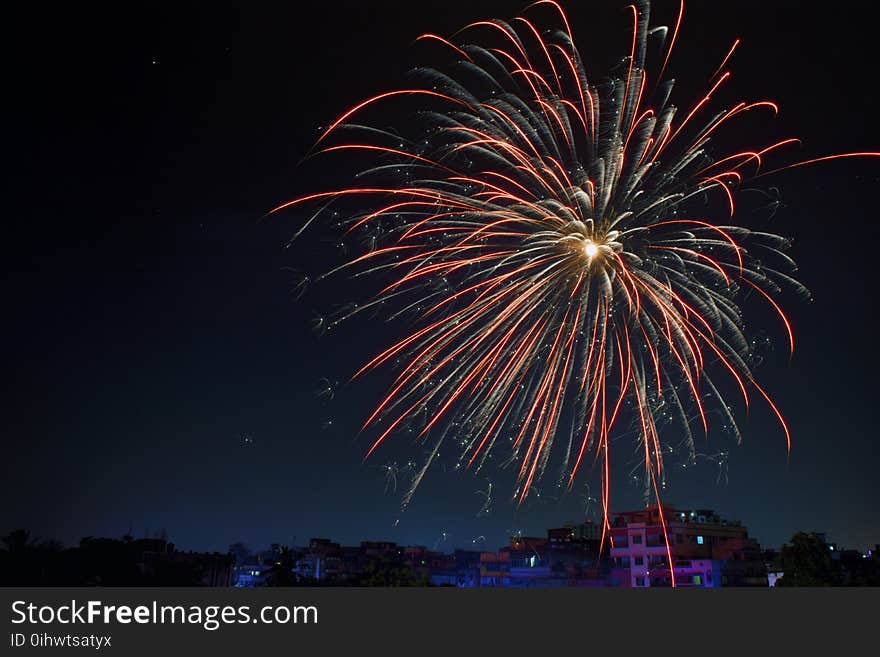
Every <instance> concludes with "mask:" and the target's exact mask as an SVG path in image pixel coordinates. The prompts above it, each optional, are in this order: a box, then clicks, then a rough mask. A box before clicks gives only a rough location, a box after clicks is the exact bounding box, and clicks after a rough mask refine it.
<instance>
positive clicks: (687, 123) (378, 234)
mask: <svg viewBox="0 0 880 657" xmlns="http://www.w3.org/2000/svg"><path fill="white" fill-rule="evenodd" d="M627 11H628V12H629V16H630V17H631V24H632V35H631V39H630V40H628V42H627V56H626V58H625V60H624V63H623V65H622V66H621V67H620V70H619V71H618V74H616V75H614V76H612V77H611V78H608V79H605V81H603V82H601V83H597V82H596V81H595V80H593V79H591V78H590V77H588V75H587V69H586V67H585V65H584V62H583V60H582V58H581V55H580V54H579V52H578V49H577V48H576V46H575V41H574V38H573V36H572V29H571V26H570V25H569V22H568V20H567V18H566V15H565V13H564V12H563V10H562V8H561V7H560V6H559V5H558V4H557V3H556V2H553V1H552V0H541V1H539V2H536V3H534V4H533V5H531V6H530V7H528V8H527V9H526V10H525V11H524V12H523V15H522V16H519V17H517V18H515V19H513V20H512V21H510V22H505V21H501V20H488V21H480V22H477V23H473V24H471V25H468V26H467V27H465V28H464V29H462V30H461V31H459V32H458V33H456V34H455V35H453V36H451V37H449V38H445V37H441V36H438V35H434V34H425V35H423V36H422V37H420V39H422V40H426V41H431V42H435V43H439V45H441V46H442V47H444V48H446V49H447V50H448V52H449V54H450V60H451V61H450V63H449V64H448V67H446V68H444V69H443V70H439V69H429V68H424V69H418V70H417V71H416V77H417V79H418V80H419V83H418V84H417V85H414V86H412V87H411V88H406V89H401V90H396V91H389V92H386V93H381V94H378V95H376V96H374V97H372V98H369V99H367V100H365V101H364V102H362V103H359V104H358V105H356V106H355V107H353V108H351V109H350V110H348V111H346V112H345V113H343V114H342V116H340V117H339V118H338V119H337V120H336V121H334V122H333V123H332V124H331V125H330V126H329V128H328V129H327V130H326V131H325V132H324V133H323V135H322V136H321V138H320V139H319V140H318V144H317V145H316V151H317V152H321V153H336V154H353V153H355V152H362V153H367V154H369V155H370V156H372V157H373V158H374V161H373V162H372V164H371V165H370V166H369V168H367V169H366V170H364V171H362V172H361V173H359V174H358V176H357V178H358V181H359V182H358V184H357V185H354V186H351V187H346V188H344V189H337V190H334V191H326V192H320V193H315V194H310V195H308V196H304V197H301V198H297V199H295V200H292V201H290V202H288V203H285V204H283V205H281V206H279V207H278V208H276V209H275V210H274V211H273V212H277V211H279V210H282V209H285V208H290V207H292V206H301V205H303V204H312V205H313V206H314V207H316V208H317V211H315V212H314V213H313V215H312V217H311V219H309V220H308V221H306V222H304V225H303V227H302V228H301V229H300V232H301V231H302V230H305V229H306V227H308V226H309V225H311V224H312V222H313V221H314V220H315V218H316V217H318V216H320V215H321V214H322V213H326V212H330V211H331V210H330V206H332V211H334V212H339V208H350V209H351V211H350V212H348V211H343V212H342V213H341V214H342V215H343V216H345V217H346V218H345V220H344V223H343V225H344V230H345V231H346V233H348V234H352V235H354V234H362V235H365V236H366V237H367V239H366V242H367V244H368V247H367V248H366V249H364V251H363V252H361V253H360V254H358V255H356V256H355V257H353V258H352V259H350V260H348V261H347V262H345V263H344V264H342V265H340V266H338V267H336V268H334V269H333V270H332V271H330V272H328V275H329V274H337V273H340V272H343V273H344V272H349V273H352V274H353V275H354V276H358V277H360V276H367V275H376V276H377V277H378V278H379V280H381V281H382V282H381V284H380V286H379V288H380V289H378V291H377V294H376V296H375V297H374V298H373V299H372V300H369V301H367V302H366V303H363V304H361V305H359V306H356V307H353V308H351V309H350V310H349V311H348V312H345V313H343V314H342V315H341V316H339V317H336V318H334V319H333V320H332V323H338V322H339V321H342V320H344V319H347V318H349V317H351V316H353V315H357V314H358V313H361V312H364V311H367V310H371V309H372V310H382V311H387V316H388V317H389V318H390V319H391V320H395V319H397V318H398V317H401V316H403V315H404V314H406V313H411V314H413V315H415V317H416V322H415V326H414V327H413V328H412V330H411V331H410V332H409V334H408V335H406V337H404V338H403V339H401V340H399V341H397V342H395V343H394V344H392V345H391V346H389V347H387V348H386V349H385V350H384V351H382V352H381V353H379V354H378V355H376V356H375V357H373V358H371V359H370V360H369V361H368V362H367V363H366V364H365V365H364V366H363V368H362V369H361V370H360V371H358V372H357V374H356V376H360V375H363V374H365V373H366V372H368V371H370V370H373V369H374V368H378V367H380V366H383V365H386V364H391V363H399V365H400V367H399V374H398V375H397V378H396V380H395V381H394V382H393V384H392V386H391V388H390V390H389V391H388V392H387V394H386V395H385V396H384V397H383V398H382V399H381V400H379V401H378V404H377V406H376V408H375V411H374V412H373V413H372V414H371V415H370V417H369V418H367V420H366V422H365V424H364V428H367V427H375V430H376V437H375V439H374V440H373V441H372V444H371V446H370V447H369V450H368V455H369V454H372V453H373V452H374V451H376V450H377V449H378V448H379V447H380V446H381V445H382V444H383V443H384V442H385V441H386V440H388V439H389V438H391V437H392V436H393V435H394V434H395V433H397V432H400V431H402V430H403V428H404V427H408V428H410V429H411V430H412V428H413V427H415V430H416V433H417V434H418V436H419V437H420V438H422V439H423V440H425V441H427V444H428V457H427V461H426V463H425V464H424V466H423V467H422V468H420V469H417V470H416V471H415V472H414V476H413V485H412V486H411V487H410V489H409V491H408V493H407V494H406V496H405V498H404V504H406V503H407V502H408V501H409V499H410V497H411V495H412V491H413V490H414V489H415V486H417V485H418V483H419V482H420V481H421V480H422V478H423V476H424V474H425V471H426V470H427V468H428V467H429V466H430V464H431V463H432V462H433V461H434V460H435V458H436V456H437V454H438V452H439V450H440V447H441V445H444V443H445V444H447V445H450V444H454V446H455V450H454V451H455V452H456V454H457V462H458V466H459V467H461V468H468V469H472V470H474V471H477V472H478V471H479V470H480V469H481V468H483V467H484V466H485V465H486V464H487V461H488V460H489V459H490V458H491V457H492V455H493V454H495V453H496V452H502V453H503V457H504V462H505V463H507V464H509V465H513V467H515V468H516V475H517V486H516V491H515V497H516V499H517V500H518V501H519V502H522V501H523V500H524V499H525V498H526V496H528V495H529V494H530V491H533V490H534V486H535V484H536V482H537V481H538V480H539V479H540V478H541V477H542V476H543V475H544V474H545V473H546V471H547V469H548V463H549V462H550V455H551V453H558V454H559V457H560V461H561V463H562V468H563V472H564V483H565V484H566V485H567V486H569V487H570V486H571V485H572V483H573V482H574V481H575V477H576V476H577V474H578V472H580V471H582V469H583V468H584V466H585V464H587V463H590V462H592V463H595V464H598V468H599V470H600V472H601V496H600V500H601V505H602V508H603V510H604V517H605V525H606V527H607V524H608V520H607V518H608V511H609V499H610V490H611V488H610V474H611V459H612V455H611V452H612V449H611V438H612V435H613V434H614V432H615V431H619V426H620V425H621V424H622V422H624V420H623V419H622V418H623V417H624V416H626V418H627V419H626V422H630V421H634V422H635V431H636V434H637V435H638V437H639V443H638V444H639V446H640V447H639V451H640V454H641V456H640V463H641V465H640V468H641V470H642V472H643V476H644V481H645V482H646V486H647V487H648V489H649V490H650V491H652V492H653V494H654V495H657V496H658V497H659V490H658V489H659V487H660V486H662V481H663V476H664V474H663V473H664V458H663V455H664V449H663V446H662V444H661V441H660V437H659V434H660V426H659V425H660V423H661V421H662V422H665V421H668V420H669V419H676V420H677V421H678V422H677V424H678V425H679V429H678V430H679V431H680V432H681V433H682V434H683V436H684V443H685V444H686V445H687V447H688V449H689V451H690V453H691V458H692V459H693V458H695V456H694V455H695V451H694V434H695V433H701V434H702V433H708V430H709V422H708V419H707V415H708V407H709V406H710V405H711V407H712V408H715V409H717V410H718V411H720V413H721V414H722V415H723V416H724V424H725V425H726V426H729V427H732V428H733V430H734V432H735V433H736V435H737V438H739V430H738V429H736V420H735V418H734V417H733V415H732V413H731V411H730V409H729V407H728V404H727V403H726V402H725V400H724V399H723V397H722V393H721V392H720V390H719V386H718V385H716V382H715V380H714V377H716V376H719V375H720V376H724V377H728V378H729V380H730V381H731V382H732V384H733V386H734V387H735V388H736V389H737V390H738V391H739V394H741V396H742V398H743V399H744V400H745V403H746V405H748V404H749V403H750V401H751V400H752V398H753V397H754V398H757V399H759V400H761V401H762V402H764V403H766V404H768V405H769V408H770V409H771V410H772V412H773V413H774V414H775V415H776V417H777V418H778V420H779V423H780V425H781V428H782V433H783V434H784V436H785V439H786V442H787V443H788V445H789V446H790V436H789V430H788V427H787V426H786V424H785V420H784V419H783V416H782V414H781V412H780V410H779V409H778V408H777V406H776V404H775V403H774V402H773V400H772V399H771V397H770V395H769V394H768V393H767V392H766V391H765V390H764V389H763V388H762V387H761V385H760V384H759V383H758V382H757V381H756V379H755V376H754V374H753V372H752V368H751V366H750V359H749V355H750V342H749V339H748V338H747V336H746V334H745V331H744V323H743V317H742V312H741V310H740V306H739V300H740V298H741V297H742V295H743V294H744V293H752V294H755V295H757V296H758V297H759V298H760V299H761V300H762V301H763V302H766V304H767V305H768V307H769V308H770V309H771V310H772V311H773V312H774V313H776V314H777V315H778V317H779V320H780V322H781V326H782V328H783V330H784V332H785V335H786V338H787V342H788V344H789V347H790V349H791V350H793V349H794V334H793V331H792V327H791V324H790V322H789V320H788V319H787V317H786V315H785V314H784V312H783V310H782V309H781V307H780V304H779V302H778V301H777V300H776V299H777V297H778V296H779V294H780V293H781V292H782V291H783V289H790V290H793V291H794V292H797V293H800V294H804V295H807V294H808V293H807V292H806V290H805V289H804V288H803V286H801V285H800V284H799V283H798V282H797V281H796V280H795V278H794V277H793V273H794V272H795V265H794V262H793V261H792V260H791V259H790V258H789V256H787V255H786V253H785V251H786V250H787V248H788V247H789V241H788V240H787V239H785V238H783V237H780V236H777V235H772V234H769V233H765V232H759V231H753V230H749V229H748V228H746V227H743V226H738V225H731V224H733V222H732V221H731V218H732V217H733V216H734V213H735V196H736V190H737V189H738V188H739V187H740V186H741V185H742V183H743V181H744V180H746V179H749V178H754V177H755V176H758V175H767V174H768V173H775V172H776V171H779V170H780V168H777V169H774V170H772V171H767V172H761V169H762V166H763V165H764V162H765V160H767V159H768V158H770V157H771V156H773V155H776V152H777V151H781V150H783V149H784V148H786V147H788V146H791V145H792V144H795V143H796V142H797V140H796V139H784V140H781V141H776V142H774V143H768V144H764V145H762V146H756V147H751V148H745V149H742V150H740V151H732V152H723V153H719V152H717V151H716V149H715V148H713V145H714V144H713V138H714V137H716V136H717V133H719V132H720V131H721V130H723V129H726V128H728V127H729V126H730V125H731V124H733V123H734V122H735V121H734V120H735V119H736V118H737V117H739V116H741V115H744V114H747V113H752V112H767V113H769V114H771V115H775V114H776V113H777V111H778V108H777V106H776V104H774V103H773V102H772V101H769V100H757V101H753V102H747V101H742V102H738V103H736V104H733V105H731V106H727V107H717V106H716V102H715V97H716V96H717V95H718V93H719V90H721V89H722V87H724V86H725V85H727V84H728V83H729V80H730V73H729V72H728V70H727V65H728V63H729V62H730V61H731V59H732V58H733V55H734V54H735V52H736V50H737V48H738V46H739V45H740V42H739V40H736V41H734V42H733V45H732V47H731V48H730V50H729V52H728V53H727V56H726V57H724V59H723V61H722V62H721V63H720V66H718V68H717V70H715V71H714V73H712V75H711V76H710V77H709V78H708V82H707V87H706V88H707V92H706V94H705V96H703V97H702V98H701V99H700V100H699V101H698V102H697V103H696V104H694V105H693V106H691V107H689V108H688V109H685V110H682V109H680V108H677V107H676V106H674V105H672V104H671V102H670V100H671V98H672V91H673V82H672V81H669V80H666V79H665V78H664V73H665V70H666V68H667V64H668V62H669V58H670V54H671V52H672V49H673V46H674V44H675V41H676V38H677V36H678V33H679V29H680V27H681V23H682V14H683V11H684V6H683V5H682V6H681V11H680V12H679V14H678V19H677V21H676V23H675V26H674V27H672V28H669V29H668V28H665V27H652V26H651V23H650V20H649V17H650V7H649V5H648V3H647V2H640V3H638V4H635V5H631V6H629V7H628V8H627ZM537 15H540V16H543V17H546V18H547V19H548V22H547V24H542V25H541V27H539V25H538V23H536V22H535V20H536V19H535V18H534V16H537ZM480 43H482V44H483V45H479V44H480ZM649 51H650V52H655V51H656V53H657V55H656V57H657V62H658V64H659V68H658V69H657V73H656V74H655V75H654V74H651V73H649V70H648V68H647V67H646V59H647V58H648V53H649ZM713 68H714V67H709V70H710V71H711V70H712V69H713ZM406 98H408V99H410V100H416V101H418V102H419V104H420V109H419V111H418V113H417V114H416V115H415V119H416V121H415V122H416V123H417V125H418V126H419V127H418V128H417V129H415V130H413V131H412V132H411V133H410V134H409V136H407V137H404V136H401V134H400V132H402V131H397V130H395V131H391V130H384V129H380V128H378V127H374V126H371V125H366V124H362V123H359V122H358V119H359V117H360V116H361V115H362V114H363V113H366V112H368V111H369V110H370V109H371V108H372V107H374V106H376V105H382V104H385V103H397V102H399V101H402V100H403V99H406ZM854 155H876V154H869V153H848V154H842V155H834V156H828V157H824V158H817V159H814V160H808V161H804V162H796V163H794V164H788V165H786V166H784V167H782V168H790V167H792V166H800V165H802V164H807V163H810V162H817V161H821V160H825V159H833V158H836V157H851V156H854ZM713 197H714V198H717V199H718V200H719V201H720V204H721V207H722V211H721V212H720V213H719V212H717V211H713V212H712V213H708V214H709V216H703V215H705V214H707V211H706V208H708V207H709V205H708V204H707V203H706V199H707V198H713ZM700 202H702V208H703V214H700V213H698V212H695V211H694V210H693V209H692V208H693V207H694V206H695V205H698V204H699V203H700ZM716 205H717V204H716ZM388 309H391V310H388ZM328 321H329V320H328ZM710 370H711V372H710ZM710 373H711V376H710ZM633 418H634V420H633ZM629 429H631V427H628V430H629Z"/></svg>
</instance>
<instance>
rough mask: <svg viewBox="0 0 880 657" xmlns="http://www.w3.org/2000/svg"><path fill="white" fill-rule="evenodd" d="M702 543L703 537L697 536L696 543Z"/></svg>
mask: <svg viewBox="0 0 880 657" xmlns="http://www.w3.org/2000/svg"><path fill="white" fill-rule="evenodd" d="M702 544H703V537H702V536H697V545H702Z"/></svg>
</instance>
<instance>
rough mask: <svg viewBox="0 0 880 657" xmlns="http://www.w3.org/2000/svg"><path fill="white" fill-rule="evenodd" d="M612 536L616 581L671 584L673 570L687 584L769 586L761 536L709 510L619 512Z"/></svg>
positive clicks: (652, 508) (640, 584)
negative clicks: (760, 540)
mask: <svg viewBox="0 0 880 657" xmlns="http://www.w3.org/2000/svg"><path fill="white" fill-rule="evenodd" d="M661 511H662V513H663V516H662V518H661V515H660V514H661ZM664 525H665V530H664ZM610 541H611V573H610V582H609V583H610V584H611V585H612V586H631V587H651V586H671V585H672V576H673V573H674V576H675V584H676V586H683V587H718V586H767V570H766V566H765V564H764V561H763V559H762V557H761V551H760V546H759V545H758V543H757V541H755V540H754V539H753V538H750V537H749V535H748V532H747V530H746V528H745V527H743V526H742V525H741V524H740V523H739V522H734V521H728V520H724V519H722V518H720V517H719V516H718V515H717V514H715V513H714V512H713V511H711V510H709V509H696V510H690V511H680V510H677V509H675V508H673V507H670V506H665V507H662V509H661V507H660V506H658V505H652V506H649V507H647V508H646V509H641V510H639V511H629V512H624V513H618V514H616V515H615V516H614V518H613V520H612V523H611V530H610ZM670 557H671V561H672V567H673V569H674V570H673V571H670V564H669V562H670Z"/></svg>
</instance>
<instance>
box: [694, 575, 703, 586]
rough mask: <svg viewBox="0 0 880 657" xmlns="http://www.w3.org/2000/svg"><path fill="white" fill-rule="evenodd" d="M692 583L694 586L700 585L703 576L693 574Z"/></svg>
mask: <svg viewBox="0 0 880 657" xmlns="http://www.w3.org/2000/svg"><path fill="white" fill-rule="evenodd" d="M694 584H695V585H696V586H702V585H703V578H702V577H700V576H699V575H694Z"/></svg>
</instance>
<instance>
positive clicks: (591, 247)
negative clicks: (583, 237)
mask: <svg viewBox="0 0 880 657" xmlns="http://www.w3.org/2000/svg"><path fill="white" fill-rule="evenodd" d="M584 253H586V254H587V257H588V258H589V259H590V260H592V259H593V258H595V257H596V256H597V255H598V254H599V247H598V246H597V245H596V243H595V242H591V241H590V240H587V241H586V242H584Z"/></svg>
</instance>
